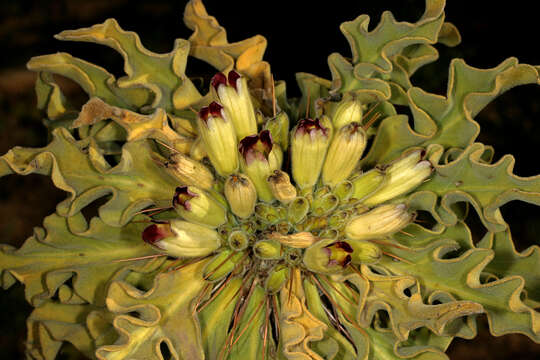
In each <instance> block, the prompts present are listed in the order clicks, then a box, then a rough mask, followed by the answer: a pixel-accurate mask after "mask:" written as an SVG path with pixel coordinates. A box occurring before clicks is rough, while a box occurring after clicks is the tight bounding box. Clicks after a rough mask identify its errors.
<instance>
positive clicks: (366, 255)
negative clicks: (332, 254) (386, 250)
mask: <svg viewBox="0 0 540 360" xmlns="http://www.w3.org/2000/svg"><path fill="white" fill-rule="evenodd" d="M347 243H348V244H349V245H350V246H351V248H352V249H353V252H352V254H351V257H352V259H351V262H352V263H353V264H373V263H376V262H378V261H379V260H380V259H381V257H382V251H381V249H380V248H379V247H378V246H377V245H375V244H373V243H370V242H368V241H361V240H349V241H347Z"/></svg>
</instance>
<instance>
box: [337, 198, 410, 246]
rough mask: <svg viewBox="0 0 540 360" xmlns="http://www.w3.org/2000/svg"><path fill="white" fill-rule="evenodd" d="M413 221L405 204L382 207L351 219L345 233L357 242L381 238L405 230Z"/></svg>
mask: <svg viewBox="0 0 540 360" xmlns="http://www.w3.org/2000/svg"><path fill="white" fill-rule="evenodd" d="M412 220H413V215H412V214H411V213H409V212H408V211H407V206H405V204H397V205H382V206H379V207H376V208H375V209H373V210H370V211H368V212H365V213H363V214H360V215H358V216H356V217H354V218H353V219H351V220H350V221H349V223H348V224H347V225H346V226H345V233H346V235H347V237H348V238H349V239H355V240H364V239H372V238H379V237H384V236H386V235H390V234H393V233H395V232H397V231H399V230H401V229H403V228H404V227H405V226H407V225H408V224H409V223H410V222H411V221H412Z"/></svg>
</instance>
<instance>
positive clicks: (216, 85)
mask: <svg viewBox="0 0 540 360" xmlns="http://www.w3.org/2000/svg"><path fill="white" fill-rule="evenodd" d="M211 83H212V87H213V89H214V92H215V96H216V97H217V99H218V100H219V102H220V103H221V104H223V107H224V109H225V112H226V114H227V117H228V118H229V119H230V120H231V122H232V123H233V126H234V129H235V131H236V135H237V137H238V138H239V139H243V138H244V137H246V136H249V135H253V134H256V133H257V120H256V118H255V109H254V108H253V104H252V102H251V96H250V94H249V88H248V86H247V81H246V78H245V77H243V76H241V75H240V74H238V73H237V72H236V71H234V70H231V71H230V72H229V75H228V76H227V77H225V75H224V74H223V73H217V74H216V75H215V76H214V77H213V78H212V81H211Z"/></svg>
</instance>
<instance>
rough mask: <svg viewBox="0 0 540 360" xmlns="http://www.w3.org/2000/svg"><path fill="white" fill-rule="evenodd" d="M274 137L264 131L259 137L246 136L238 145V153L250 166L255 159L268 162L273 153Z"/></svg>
mask: <svg viewBox="0 0 540 360" xmlns="http://www.w3.org/2000/svg"><path fill="white" fill-rule="evenodd" d="M273 144H274V142H273V141H272V135H271V134H270V131H268V130H263V131H261V132H260V133H259V134H258V135H250V136H246V137H245V138H243V139H242V140H240V143H239V144H238V151H239V152H240V154H242V156H243V157H244V160H246V163H247V164H248V165H249V164H250V163H251V162H252V161H253V160H254V159H258V160H261V161H266V160H267V159H268V154H270V151H272V146H273Z"/></svg>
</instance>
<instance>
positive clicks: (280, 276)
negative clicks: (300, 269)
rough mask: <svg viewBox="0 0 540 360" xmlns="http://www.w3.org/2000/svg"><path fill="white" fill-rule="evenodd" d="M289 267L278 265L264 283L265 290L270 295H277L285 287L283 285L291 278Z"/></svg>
mask: <svg viewBox="0 0 540 360" xmlns="http://www.w3.org/2000/svg"><path fill="white" fill-rule="evenodd" d="M289 272H290V270H289V267H288V266H287V265H284V264H280V265H276V266H275V267H274V268H273V269H272V270H270V274H269V275H268V277H267V278H266V281H265V282H264V288H265V290H266V291H267V292H269V293H270V294H274V293H277V292H278V291H279V290H281V288H282V287H283V284H285V282H286V281H287V279H288V276H289Z"/></svg>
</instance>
